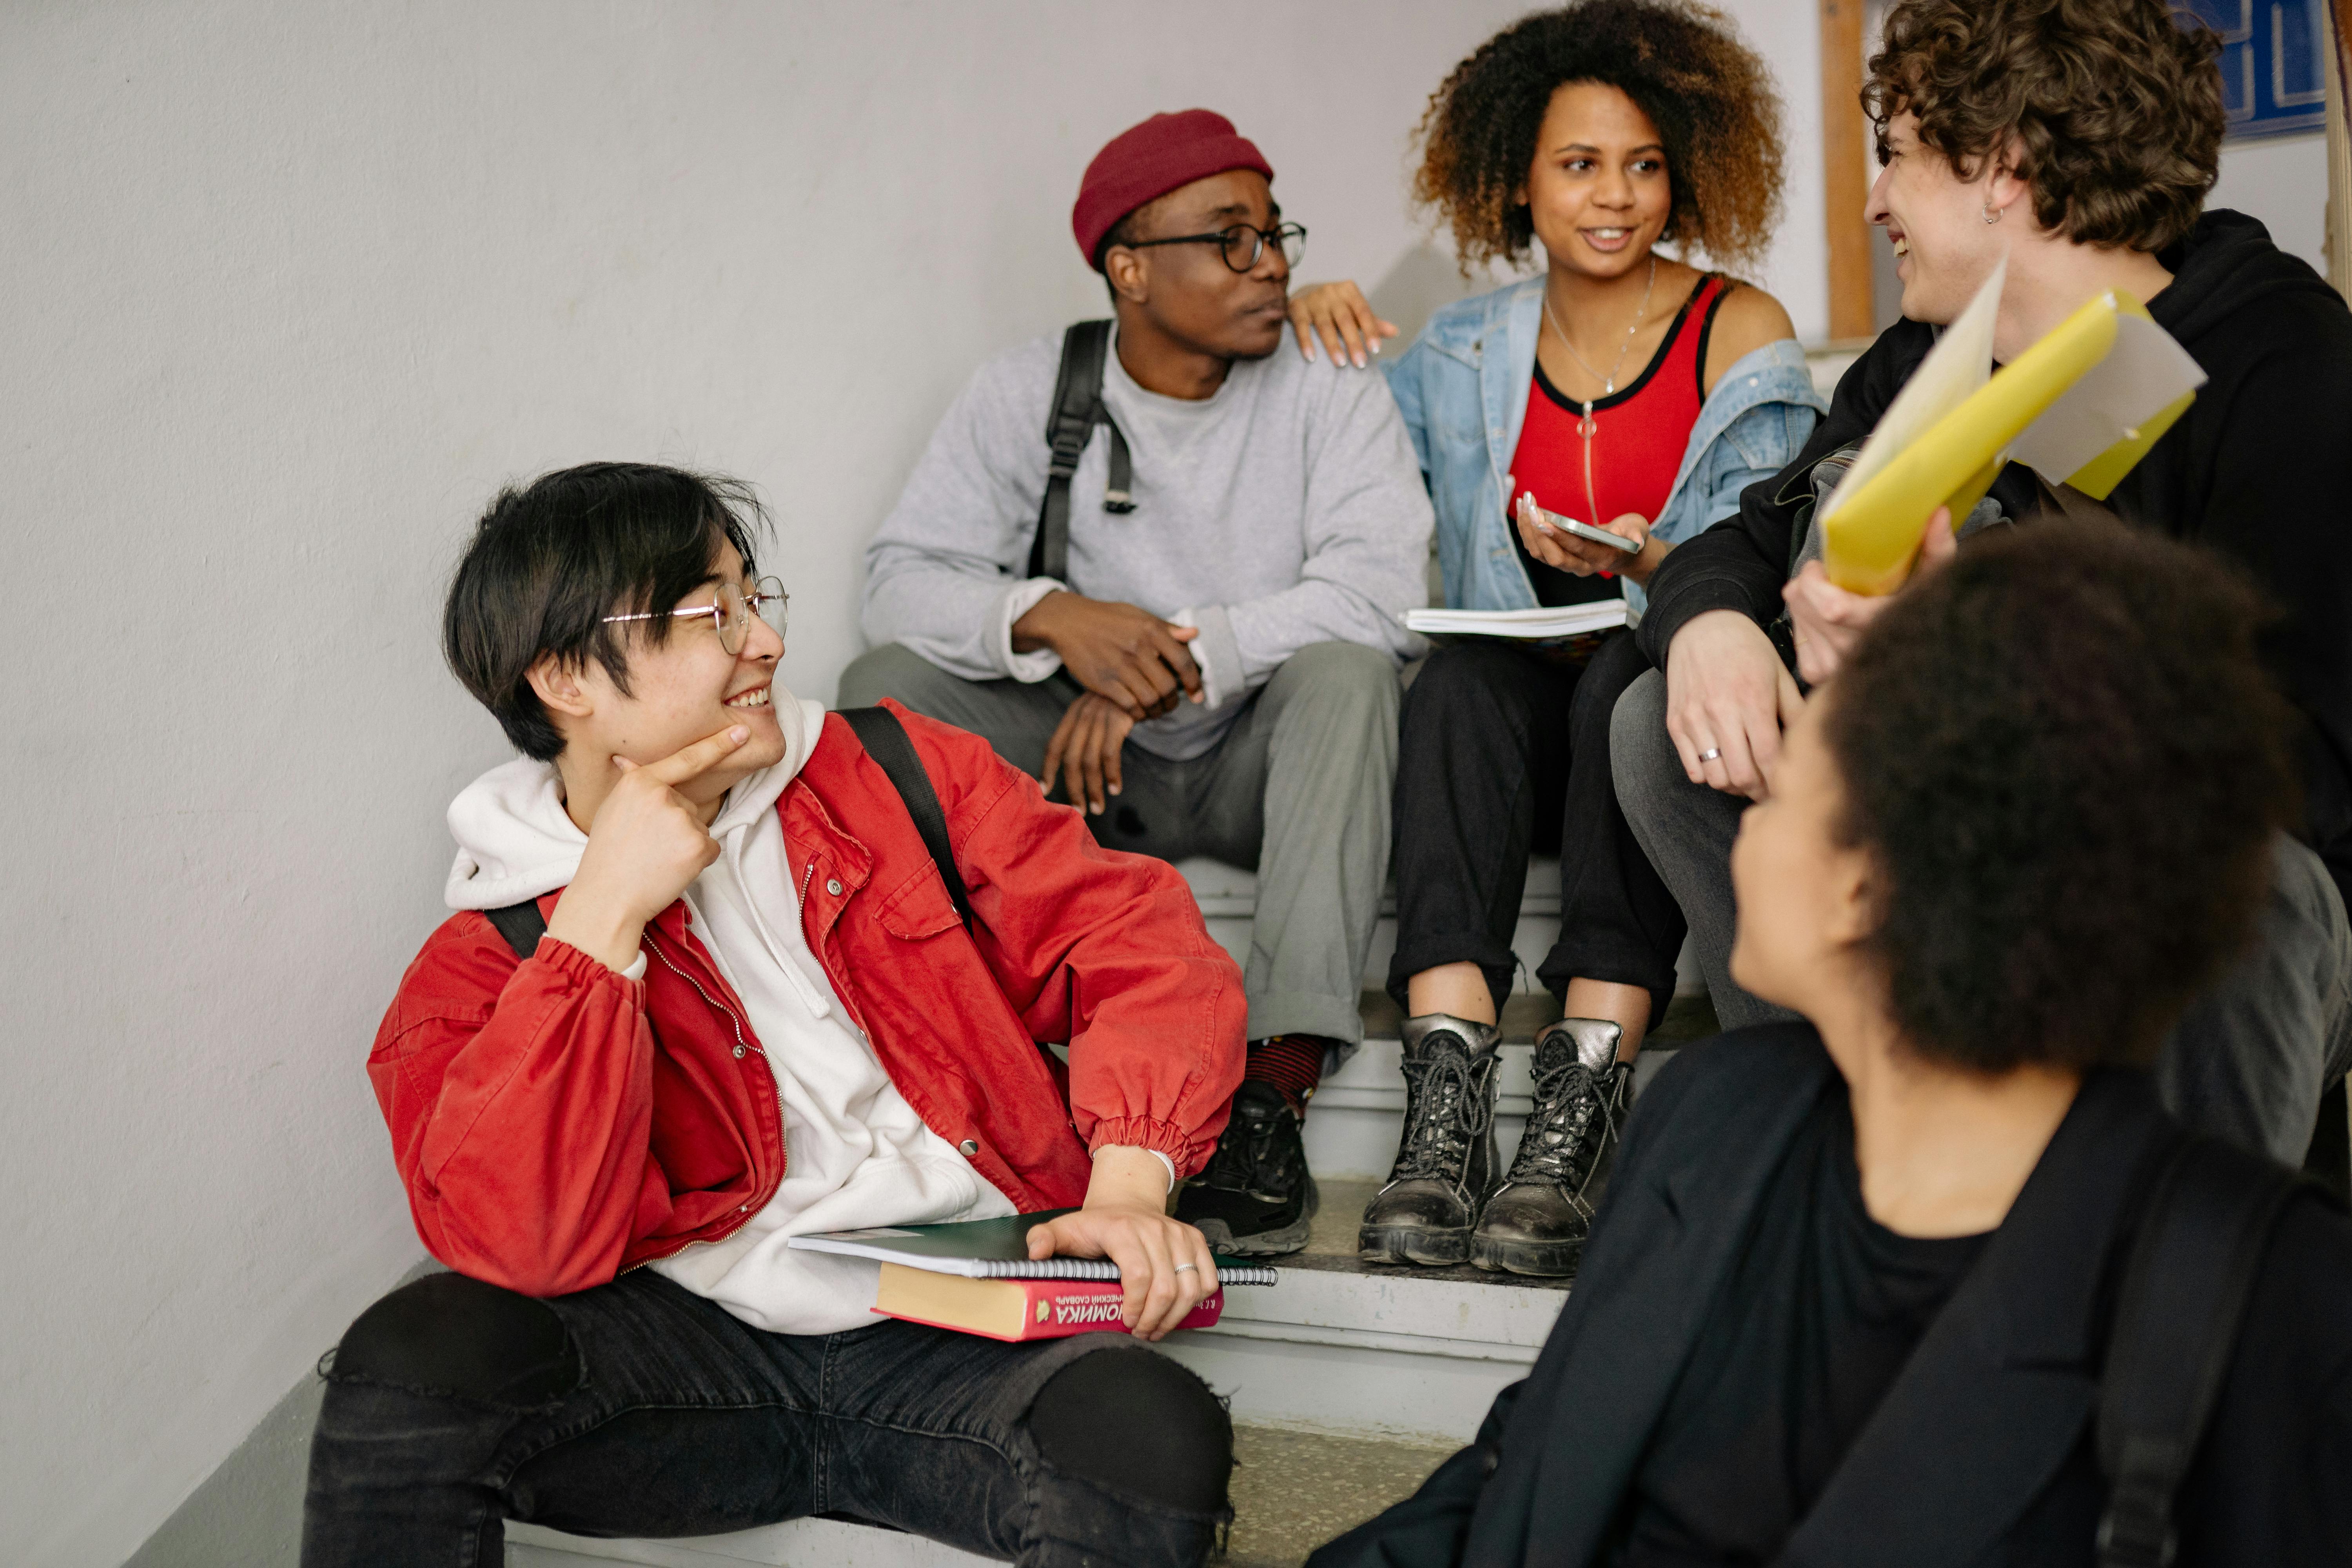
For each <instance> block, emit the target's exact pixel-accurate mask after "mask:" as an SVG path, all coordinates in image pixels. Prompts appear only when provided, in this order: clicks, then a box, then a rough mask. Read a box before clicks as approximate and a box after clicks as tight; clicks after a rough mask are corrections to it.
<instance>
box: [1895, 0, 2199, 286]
mask: <svg viewBox="0 0 2352 1568" xmlns="http://www.w3.org/2000/svg"><path fill="white" fill-rule="evenodd" d="M2220 53H2221V40H2220V39H2219V38H2217V37H2215V36H2214V35H2213V33H2212V32H2211V30H2210V29H2209V28H2207V27H2206V26H2204V25H2203V24H2202V23H2200V22H2197V21H2195V20H2194V19H2193V18H2190V17H2188V16H2179V17H2176V16H2174V15H2173V13H2172V12H2171V11H2170V9H2169V8H2168V6H2167V5H2165V0H1903V3H1902V4H1901V5H1897V6H1895V10H1894V11H1893V13H1892V14H1891V15H1889V16H1888V17H1887V18H1886V33H1885V47H1883V48H1882V49H1881V50H1880V51H1879V53H1877V54H1876V55H1874V56H1872V57H1871V61H1870V79H1869V80H1868V81H1867V82H1866V83H1865V84H1864V87H1863V89H1862V102H1863V108H1864V110H1865V111H1867V112H1868V114H1869V115H1870V117H1871V119H1872V120H1873V121H1875V122H1876V124H1877V126H1878V153H1879V158H1880V160H1881V161H1882V162H1884V161H1885V157H1886V122H1887V121H1890V120H1892V119H1893V118H1894V117H1895V115H1897V114H1900V113H1902V112H1903V111H1904V110H1906V109H1907V110H1910V111H1911V112H1912V113H1914V114H1916V115H1917V116H1918V117H1919V140H1920V141H1922V142H1926V143H1927V145H1928V146H1930V147H1932V148H1934V149H1935V150H1936V151H1937V152H1938V153H1942V154H1943V155H1944V156H1945V157H1946V158H1948V159H1949V160H1951V163H1952V167H1953V168H1954V169H1955V170H1956V171H1957V172H1958V174H1959V175H1960V177H1961V178H1962V179H1969V180H1972V179H1974V178H1976V176H1977V174H1978V172H1979V170H1980V169H1981V168H1982V166H1983V160H1985V159H1986V158H1990V157H1992V156H1995V155H1996V154H1998V153H2000V152H2001V151H2002V150H2003V149H2004V148H2005V147H2006V146H2007V145H2008V143H2009V140H2010V138H2011V137H2012V136H2014V137H2015V138H2016V139H2017V141H2018V142H2019V143H2020V145H2021V147H2022V149H2023V152H2022V156H2021V159H2020V161H2019V163H2018V166H2017V168H2016V170H2015V173H2016V174H2017V176H2018V178H2020V179H2021V180H2025V181H2027V182H2028V183H2030V184H2032V187H2033V216H2034V217H2035V218H2036V219H2037V220H2038V221H2039V222H2040V223H2041V225H2042V227H2044V228H2046V229H2051V230H2053V231H2056V232H2059V233H2063V234H2064V235H2065V236H2066V237H2068V238H2069V239H2072V240H2074V241H2075V242H2076V243H2077V244H2081V245H2121V246H2128V247H2131V248H2132V249H2134V250H2147V251H2156V250H2162V249H2163V248H2164V247H2166V246H2168V245H2170V244H2172V243H2173V242H2174V241H2175V240H2178V239H2179V238H2180V237H2182V236H2183V235H2185V234H2187V233H2188V232H2189V227H2190V226H2192V225H2193V224H2195V223H2196V221H2197V215H2198V213H2199V211H2200V209H2201V208H2202V207H2203V205H2204V202H2205V193H2206V192H2207V191H2209V190H2210V189H2212V187H2213V180H2214V177H2215V176H2216V175H2217V174H2220V172H2221V129H2222V109H2221V69H2220V68H2219V67H2218V66H2216V65H2215V63H2214V61H2215V58H2216V57H2218V56H2219V55H2220Z"/></svg>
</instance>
